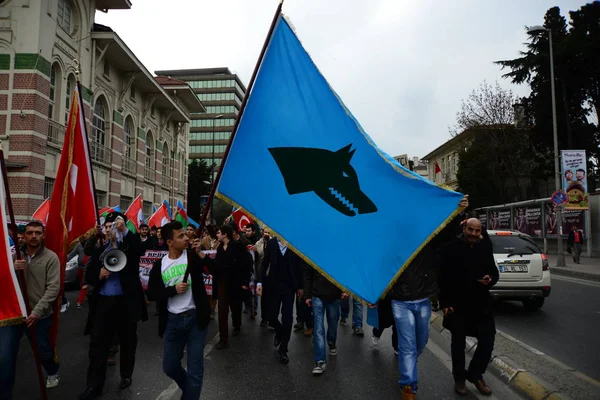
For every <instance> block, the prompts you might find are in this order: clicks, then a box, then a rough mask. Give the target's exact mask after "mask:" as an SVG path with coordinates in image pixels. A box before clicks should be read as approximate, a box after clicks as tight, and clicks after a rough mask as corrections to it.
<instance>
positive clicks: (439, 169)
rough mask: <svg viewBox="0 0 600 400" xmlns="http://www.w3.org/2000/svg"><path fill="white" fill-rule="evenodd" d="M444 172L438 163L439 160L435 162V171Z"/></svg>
mask: <svg viewBox="0 0 600 400" xmlns="http://www.w3.org/2000/svg"><path fill="white" fill-rule="evenodd" d="M440 172H442V169H441V168H440V164H438V162H437V161H436V162H435V173H436V174H438V173H440Z"/></svg>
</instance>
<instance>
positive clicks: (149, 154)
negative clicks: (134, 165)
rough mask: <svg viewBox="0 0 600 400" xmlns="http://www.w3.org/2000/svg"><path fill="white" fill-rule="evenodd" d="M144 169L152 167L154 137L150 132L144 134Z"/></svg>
mask: <svg viewBox="0 0 600 400" xmlns="http://www.w3.org/2000/svg"><path fill="white" fill-rule="evenodd" d="M146 169H147V170H152V169H154V138H153V137H152V132H148V135H147V136H146Z"/></svg>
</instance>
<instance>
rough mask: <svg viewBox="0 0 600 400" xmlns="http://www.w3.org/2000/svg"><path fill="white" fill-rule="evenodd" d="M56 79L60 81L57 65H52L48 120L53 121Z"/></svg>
mask: <svg viewBox="0 0 600 400" xmlns="http://www.w3.org/2000/svg"><path fill="white" fill-rule="evenodd" d="M58 79H60V72H59V66H58V64H56V63H54V64H52V68H50V99H49V100H50V103H49V104H48V118H50V119H51V120H54V116H55V107H54V106H55V104H56V97H57V96H56V86H57V84H58Z"/></svg>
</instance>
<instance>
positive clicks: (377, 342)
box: [371, 335, 380, 347]
mask: <svg viewBox="0 0 600 400" xmlns="http://www.w3.org/2000/svg"><path fill="white" fill-rule="evenodd" d="M379 340H380V338H378V337H375V336H374V335H373V336H371V343H372V344H373V346H375V347H377V346H379Z"/></svg>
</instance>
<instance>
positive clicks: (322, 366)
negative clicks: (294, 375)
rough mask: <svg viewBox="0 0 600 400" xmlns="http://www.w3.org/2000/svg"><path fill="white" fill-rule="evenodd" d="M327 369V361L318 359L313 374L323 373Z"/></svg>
mask: <svg viewBox="0 0 600 400" xmlns="http://www.w3.org/2000/svg"><path fill="white" fill-rule="evenodd" d="M326 369H327V363H326V362H325V361H318V362H317V363H316V364H315V367H314V368H313V370H312V373H313V375H321V374H322V373H323V372H325V370H326Z"/></svg>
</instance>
